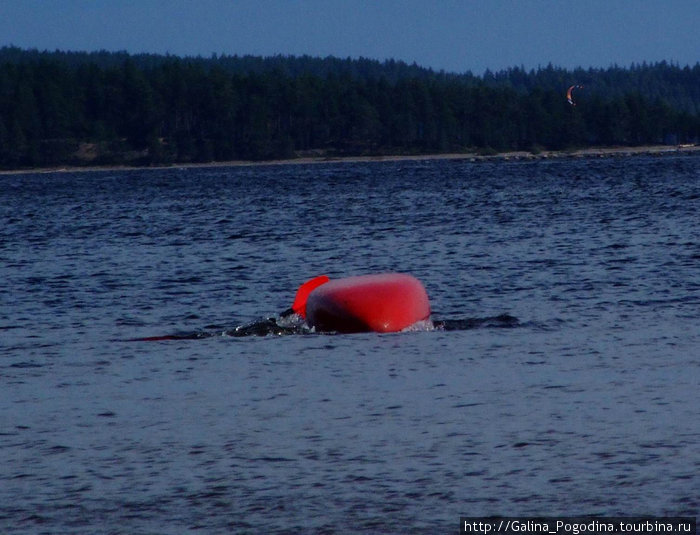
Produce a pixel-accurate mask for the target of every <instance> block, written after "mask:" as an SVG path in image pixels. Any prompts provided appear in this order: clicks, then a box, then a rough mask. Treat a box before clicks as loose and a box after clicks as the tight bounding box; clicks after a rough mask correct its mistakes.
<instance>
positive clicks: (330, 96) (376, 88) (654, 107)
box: [0, 47, 700, 168]
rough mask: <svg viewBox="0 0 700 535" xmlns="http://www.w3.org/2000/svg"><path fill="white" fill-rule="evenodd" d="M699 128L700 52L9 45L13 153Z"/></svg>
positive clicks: (122, 157) (403, 145) (493, 139)
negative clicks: (232, 50)
mask: <svg viewBox="0 0 700 535" xmlns="http://www.w3.org/2000/svg"><path fill="white" fill-rule="evenodd" d="M574 84H578V85H581V86H582V87H580V88H577V89H576V90H575V104H576V105H571V104H569V103H568V102H567V100H566V98H565V94H566V90H567V88H568V87H570V86H571V85H574ZM699 139H700V64H696V65H695V66H692V67H691V66H685V67H681V66H679V65H673V64H669V63H666V62H661V63H655V64H649V65H647V64H641V65H632V66H631V67H629V68H621V67H617V66H612V67H609V68H606V69H576V70H573V71H571V70H566V69H561V68H557V67H554V66H552V65H547V66H545V67H540V68H538V69H537V70H530V71H526V70H525V69H524V68H513V69H508V70H506V71H501V72H496V73H493V72H489V71H487V72H485V73H484V74H483V75H480V76H477V75H474V74H472V73H469V72H467V73H462V74H457V73H445V72H442V71H441V72H435V71H432V70H430V69H425V68H422V67H419V66H417V65H415V64H414V65H408V64H406V63H403V62H399V61H385V62H379V61H375V60H369V59H363V58H360V59H339V58H333V57H328V58H312V57H307V56H304V57H288V56H275V57H268V58H262V57H252V56H244V57H240V56H212V57H210V58H200V57H197V58H180V57H175V56H169V55H150V54H141V55H129V54H127V53H125V52H117V53H113V52H104V51H103V52H94V53H84V52H60V51H56V52H40V51H37V50H22V49H18V48H14V47H5V48H2V49H0V167H4V168H18V167H31V166H45V165H46V166H47V165H59V164H61V165H63V164H75V165H85V164H90V165H98V164H119V163H130V164H141V165H148V164H156V163H175V162H178V163H185V162H208V161H214V160H216V161H225V160H262V159H273V158H293V157H295V156H299V155H304V154H323V155H371V154H418V153H440V152H482V153H489V152H493V151H507V150H526V151H532V152H538V151H541V150H544V149H547V150H567V149H573V148H580V147H587V146H592V145H598V146H610V145H630V146H631V145H646V144H661V143H666V144H680V143H697V142H698V140H699Z"/></svg>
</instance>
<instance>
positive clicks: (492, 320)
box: [128, 314, 521, 342]
mask: <svg viewBox="0 0 700 535" xmlns="http://www.w3.org/2000/svg"><path fill="white" fill-rule="evenodd" d="M297 318H298V319H299V321H290V319H289V316H280V317H279V318H263V319H259V320H256V321H252V322H250V323H245V324H243V325H239V326H237V327H234V328H233V329H224V330H217V331H197V332H192V333H178V334H168V335H164V336H148V337H145V338H134V339H131V340H128V341H129V342H163V341H169V340H198V339H200V338H211V337H213V336H231V337H235V338H241V337H245V336H271V335H273V336H282V335H290V334H311V333H312V331H311V330H310V329H309V327H308V326H307V325H306V324H305V323H303V322H302V321H301V318H299V317H298V316H297ZM520 325H521V323H520V321H519V320H518V318H516V317H514V316H511V315H510V314H500V315H498V316H489V317H485V318H461V319H446V320H435V321H433V323H432V328H429V327H428V328H426V330H438V331H466V330H470V329H489V328H511V327H518V326H520ZM324 334H334V333H324Z"/></svg>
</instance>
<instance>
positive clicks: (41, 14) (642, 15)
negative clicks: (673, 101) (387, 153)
mask: <svg viewBox="0 0 700 535" xmlns="http://www.w3.org/2000/svg"><path fill="white" fill-rule="evenodd" d="M699 28H700V0H0V46H7V45H14V46H18V47H21V48H36V49H39V50H57V49H58V50H81V51H95V50H109V51H122V50H125V51H127V52H130V53H142V52H147V53H157V54H165V53H169V54H174V55H178V56H204V57H209V56H211V55H212V54H226V55H234V54H237V55H246V54H252V55H261V56H271V55H277V54H282V55H303V54H308V55H311V56H319V57H326V56H336V57H340V58H347V57H350V58H358V57H364V58H371V59H376V60H379V61H384V60H387V59H395V60H401V61H405V62H407V63H413V62H415V63H417V64H418V65H420V66H423V67H429V68H432V69H434V70H436V71H440V70H445V71H448V72H455V73H463V72H466V71H471V72H472V73H474V74H478V75H481V74H483V73H484V71H485V70H487V69H489V70H491V71H499V70H502V69H507V68H510V67H525V68H526V69H527V70H530V69H536V68H537V67H539V66H542V67H544V66H547V65H548V64H550V63H551V64H553V65H554V66H557V67H564V68H567V69H573V68H576V67H584V68H588V67H601V68H606V67H609V66H611V65H618V66H621V67H629V66H630V65H631V64H632V63H642V62H644V61H646V62H647V63H653V62H657V61H662V60H666V61H669V62H673V63H677V64H679V65H681V66H685V65H691V66H692V65H695V64H696V63H697V62H698V61H700V29H699Z"/></svg>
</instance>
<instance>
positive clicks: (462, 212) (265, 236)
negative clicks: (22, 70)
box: [0, 156, 700, 534]
mask: <svg viewBox="0 0 700 535" xmlns="http://www.w3.org/2000/svg"><path fill="white" fill-rule="evenodd" d="M0 201H1V202H0V223H1V224H0V408H1V411H0V531H2V532H3V533H23V534H24V533H86V534H87V533H90V534H92V533H125V534H127V533H128V534H147V533H168V534H171V533H172V534H180V533H189V532H196V531H199V532H201V533H275V532H289V533H332V532H338V533H402V532H406V533H408V532H411V533H454V532H456V530H457V526H458V521H459V516H460V515H463V516H485V515H618V516H620V515H635V514H645V515H686V516H697V514H698V509H699V508H700V507H699V506H700V477H699V476H698V474H699V473H700V395H699V391H700V388H699V387H700V327H699V324H700V242H699V240H698V236H700V212H699V210H698V209H699V208H700V158H697V157H693V156H686V157H674V156H664V157H659V158H653V157H642V158H624V159H602V160H593V159H582V160H557V161H537V162H482V163H470V162H460V161H452V162H446V161H428V162H401V163H388V162H385V163H361V164H348V163H338V164H328V165H325V164H324V165H309V166H303V165H292V166H259V167H238V168H209V169H183V170H178V169H168V170H139V171H105V172H83V173H56V174H25V175H6V176H0ZM382 271H402V272H408V273H412V274H413V275H415V276H417V277H418V278H420V279H421V280H422V281H423V282H424V284H425V286H426V289H427V291H428V293H429V295H430V298H431V303H432V308H433V321H434V323H435V327H434V328H432V329H430V328H423V329H419V330H417V331H416V332H407V333H397V334H388V335H378V334H357V335H332V334H326V335H321V334H314V333H308V332H307V331H306V330H304V329H303V328H300V327H299V326H294V327H293V328H291V329H289V330H286V329H275V328H269V329H268V328H266V327H265V324H271V325H278V321H279V320H278V317H277V315H278V314H279V312H281V311H283V310H285V309H286V308H287V307H289V306H290V304H291V302H292V300H293V298H294V293H295V291H296V289H297V287H298V286H299V285H300V284H301V283H302V282H304V281H305V280H307V279H309V278H311V277H313V276H315V275H319V274H327V275H329V276H331V277H340V276H346V275H355V274H361V273H375V272H382ZM268 318H270V319H269V320H268ZM504 318H505V319H504ZM261 322H262V323H261ZM270 322H271V323H270ZM250 325H254V326H257V327H260V326H261V325H262V328H259V329H257V330H255V329H254V331H255V332H254V333H244V334H251V335H248V336H236V335H235V334H236V328H237V327H238V328H241V327H245V326H250ZM178 333H179V334H183V335H184V336H185V339H181V340H171V341H165V342H150V343H148V342H130V341H128V340H129V339H133V338H138V337H147V336H157V335H166V334H178ZM277 333H280V334H277ZM285 333H287V334H285ZM252 334H262V336H255V335H252Z"/></svg>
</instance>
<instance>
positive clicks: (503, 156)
mask: <svg viewBox="0 0 700 535" xmlns="http://www.w3.org/2000/svg"><path fill="white" fill-rule="evenodd" d="M671 154H700V145H680V146H679V145H649V146H642V147H591V148H586V149H578V150H571V151H542V152H539V153H536V154H535V153H531V152H526V151H515V152H500V153H496V154H489V155H483V154H478V153H470V152H465V153H447V154H414V155H385V156H348V157H329V156H302V157H299V158H293V159H288V160H265V161H248V160H232V161H225V162H208V163H201V162H200V163H173V164H167V165H153V166H148V167H143V166H127V165H123V166H122V165H109V166H90V165H85V166H56V167H42V168H31V169H9V170H0V175H8V174H25V173H61V172H63V173H75V172H81V171H115V170H135V169H182V168H191V167H192V168H194V167H239V166H262V165H302V164H318V163H334V162H339V163H342V162H399V161H422V160H466V161H470V162H481V161H518V160H548V159H558V158H608V157H628V156H643V155H648V156H663V155H671Z"/></svg>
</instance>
